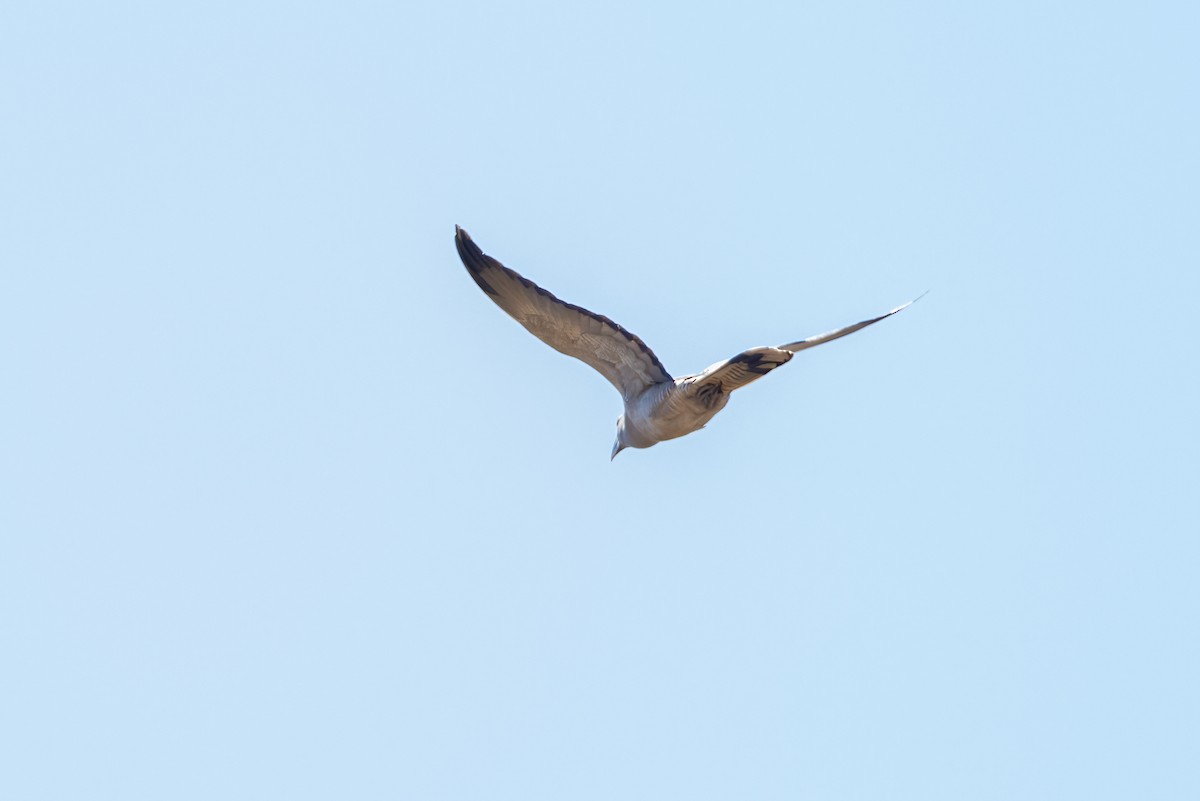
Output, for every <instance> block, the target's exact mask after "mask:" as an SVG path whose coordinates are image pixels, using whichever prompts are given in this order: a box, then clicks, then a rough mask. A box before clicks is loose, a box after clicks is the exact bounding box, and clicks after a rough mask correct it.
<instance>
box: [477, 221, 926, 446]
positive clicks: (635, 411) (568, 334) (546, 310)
mask: <svg viewBox="0 0 1200 801" xmlns="http://www.w3.org/2000/svg"><path fill="white" fill-rule="evenodd" d="M455 243H456V245H457V246H458V254H459V256H460V257H461V258H462V261H463V264H464V265H465V266H466V268H467V271H468V272H469V273H470V274H471V277H472V278H474V279H475V283H477V284H478V285H479V288H480V289H482V290H483V291H484V292H485V293H487V294H488V295H489V296H490V297H491V298H492V300H493V301H495V303H496V305H498V306H499V307H500V308H501V309H503V310H504V311H505V312H507V313H508V314H509V315H510V316H511V317H512V318H513V319H515V320H516V321H517V322H519V323H520V324H521V325H523V326H525V328H526V329H527V330H528V331H529V332H530V333H532V334H533V335H534V336H536V337H538V338H539V339H541V340H542V341H543V342H545V343H546V344H547V345H549V346H550V347H552V348H554V349H555V350H557V351H560V352H561V353H565V354H567V355H568V356H574V357H575V358H577V359H579V360H581V361H583V362H585V363H586V364H588V365H590V366H591V367H593V368H595V369H596V370H597V371H598V372H599V373H600V374H601V375H603V376H604V377H605V378H607V379H608V380H609V381H610V382H611V383H612V384H613V386H615V387H616V388H617V391H618V392H620V393H621V397H622V399H623V400H624V402H625V413H624V414H623V415H621V417H620V418H618V420H617V440H616V442H615V443H614V445H613V451H612V455H613V457H616V455H617V454H618V453H619V452H620V451H621V450H623V449H624V448H627V447H629V448H649V447H650V446H652V445H656V444H657V443H659V442H663V441H665V440H669V439H676V438H678V437H682V436H684V435H686V434H690V433H692V432H693V431H698V430H699V429H701V428H703V427H704V426H705V425H706V424H707V423H708V421H709V420H711V419H712V418H713V417H714V416H715V415H716V414H717V412H719V411H721V410H722V409H724V408H725V406H726V404H728V403H729V395H730V393H732V392H733V391H734V390H735V389H740V388H741V387H744V386H746V385H747V384H749V383H751V382H753V381H756V380H758V379H759V378H761V377H762V376H764V375H766V374H767V373H769V372H770V371H771V370H774V369H775V368H776V367H779V366H780V365H783V364H786V363H787V362H788V361H790V360H791V358H792V356H794V355H795V354H796V352H798V351H801V350H804V349H806V348H811V347H814V346H816V345H820V344H823V343H825V342H829V341H831V340H834V339H838V338H839V337H843V336H846V335H847V334H852V333H854V332H855V331H858V330H860V329H862V328H865V327H866V326H868V325H871V324H872V323H877V322H879V321H880V320H882V319H884V318H885V317H890V316H891V315H893V314H895V313H896V312H898V311H900V310H901V309H904V308H906V307H907V306H909V305H910V304H911V301H910V303H906V304H904V305H903V306H900V307H898V308H895V309H893V310H891V311H890V312H888V313H887V314H883V315H880V316H879V317H875V318H872V319H870V320H864V321H862V322H861V323H855V324H854V325H849V326H846V327H845V328H839V329H837V330H835V331H830V332H828V333H826V334H820V335H818V336H815V337H809V338H808V339H803V340H799V341H797V342H792V343H789V344H787V345H780V346H779V347H775V348H773V347H758V348H751V349H750V350H747V351H744V352H742V353H739V354H738V355H736V356H734V357H733V358H731V359H726V360H725V361H722V362H717V363H716V364H714V365H712V366H711V367H709V368H708V369H707V370H704V371H703V372H701V373H696V374H695V375H689V376H684V377H683V378H673V377H672V376H671V375H670V373H668V372H667V371H666V368H664V367H663V365H662V362H660V361H659V360H658V357H657V356H655V355H654V352H653V351H652V350H650V348H649V347H647V346H646V343H645V342H643V341H642V340H641V339H639V338H638V337H637V336H635V335H634V334H631V333H630V332H628V331H626V330H625V329H624V328H622V327H621V326H620V325H617V324H616V323H615V322H613V321H612V320H610V319H609V318H607V317H605V316H603V315H600V314H596V313H594V312H590V311H588V310H587V309H584V308H581V307H579V306H575V305H573V304H570V303H566V302H564V301H561V300H559V299H558V298H556V297H555V296H554V295H552V294H551V293H549V292H547V291H546V290H544V289H542V288H541V287H539V286H538V285H537V284H535V283H533V282H532V281H530V280H528V279H526V278H524V277H522V276H521V275H519V274H518V273H516V272H514V271H513V270H510V269H508V268H507V267H505V266H504V265H502V264H501V263H500V262H498V261H496V260H495V259H493V258H492V257H490V256H487V255H485V254H484V253H483V251H482V250H480V249H479V246H478V245H476V244H475V242H474V241H473V240H472V239H471V237H470V236H469V235H468V234H467V232H466V231H464V230H463V229H462V228H459V227H458V226H455Z"/></svg>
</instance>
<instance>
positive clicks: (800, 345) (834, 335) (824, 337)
mask: <svg viewBox="0 0 1200 801" xmlns="http://www.w3.org/2000/svg"><path fill="white" fill-rule="evenodd" d="M923 297H925V295H921V296H920V297H918V298H915V299H914V300H910V301H909V302H908V303H905V304H904V305H903V306H897V307H896V308H894V309H892V310H891V311H890V312H888V313H887V314H881V315H879V316H878V317H872V318H871V319H870V320H863V321H862V322H861V323H855V324H854V325H848V326H846V327H845V328H838V329H835V330H833V331H826V332H825V333H824V334H817V335H816V336H815V337H809V338H808V339H802V340H800V341H799V342H789V343H788V344H786V345H780V346H779V349H780V350H787V351H791V352H792V353H797V352H798V351H802V350H807V349H808V348H815V347H816V346H817V345H824V344H825V343H826V342H832V341H833V340H835V339H840V338H842V337H844V336H846V335H847V334H853V333H854V332H855V331H861V330H862V329H864V328H866V327H867V326H868V325H874V324H875V323H877V322H879V321H880V320H886V319H887V318H889V317H891V316H892V315H893V314H896V313H897V312H902V311H904V310H905V309H907V308H908V307H909V306H911V305H913V304H914V303H916V302H917V301H918V300H920V299H921V298H923Z"/></svg>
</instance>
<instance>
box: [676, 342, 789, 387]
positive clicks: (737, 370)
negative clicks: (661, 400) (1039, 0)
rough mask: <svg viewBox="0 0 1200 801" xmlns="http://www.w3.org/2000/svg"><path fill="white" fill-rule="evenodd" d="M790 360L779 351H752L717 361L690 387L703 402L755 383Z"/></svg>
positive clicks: (758, 349) (770, 349)
mask: <svg viewBox="0 0 1200 801" xmlns="http://www.w3.org/2000/svg"><path fill="white" fill-rule="evenodd" d="M791 358H792V353H791V352H790V351H786V350H783V349H781V348H751V349H750V350H748V351H744V352H743V353H739V354H738V355H737V356H734V357H733V358H732V359H726V360H725V361H723V362H717V363H716V364H714V365H712V366H711V367H709V368H708V369H707V370H705V371H704V372H703V373H700V374H699V375H697V376H696V377H695V378H694V379H692V381H691V382H690V383H691V386H692V387H693V391H694V392H695V393H696V395H697V397H699V398H700V399H701V400H703V399H704V398H705V397H707V396H708V395H709V393H713V392H715V393H721V392H733V391H734V390H735V389H741V388H742V387H744V386H746V385H747V384H749V383H750V382H752V381H757V380H758V379H760V378H762V377H763V376H764V375H766V374H767V373H769V372H771V371H772V370H774V369H775V368H776V367H779V366H780V365H783V364H787V363H788V362H789V361H790V360H791Z"/></svg>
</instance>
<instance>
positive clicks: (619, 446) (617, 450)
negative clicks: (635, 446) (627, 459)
mask: <svg viewBox="0 0 1200 801" xmlns="http://www.w3.org/2000/svg"><path fill="white" fill-rule="evenodd" d="M623 450H625V446H624V445H622V444H621V440H617V441H616V442H614V443H613V452H612V456H610V457H608V461H610V462H611V461H612V460H613V459H616V458H617V454H618V453H620V452H621V451H623Z"/></svg>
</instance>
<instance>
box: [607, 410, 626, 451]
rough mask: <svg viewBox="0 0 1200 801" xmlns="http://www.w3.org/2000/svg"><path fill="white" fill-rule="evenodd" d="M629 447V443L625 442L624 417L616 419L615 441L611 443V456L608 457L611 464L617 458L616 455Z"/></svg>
mask: <svg viewBox="0 0 1200 801" xmlns="http://www.w3.org/2000/svg"><path fill="white" fill-rule="evenodd" d="M628 447H629V443H628V442H627V441H626V440H625V415H621V416H620V417H618V418H617V441H616V442H614V443H613V449H612V456H610V457H609V459H608V460H609V461H610V462H611V461H612V460H613V459H616V458H617V454H618V453H620V452H621V451H623V450H625V449H626V448H628Z"/></svg>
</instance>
